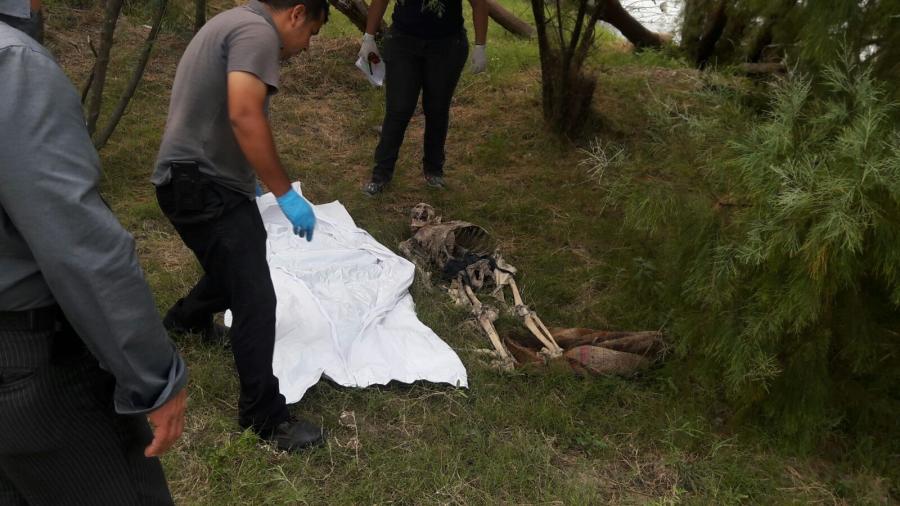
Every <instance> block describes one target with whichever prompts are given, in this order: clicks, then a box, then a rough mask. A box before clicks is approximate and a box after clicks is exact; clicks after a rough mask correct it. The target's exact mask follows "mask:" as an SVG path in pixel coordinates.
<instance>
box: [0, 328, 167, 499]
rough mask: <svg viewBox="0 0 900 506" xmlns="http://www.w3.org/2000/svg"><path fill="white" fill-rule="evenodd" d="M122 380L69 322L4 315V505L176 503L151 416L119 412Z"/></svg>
mask: <svg viewBox="0 0 900 506" xmlns="http://www.w3.org/2000/svg"><path fill="white" fill-rule="evenodd" d="M114 387H115V380H114V378H113V377H112V376H111V375H110V374H109V373H107V372H105V371H103V370H102V369H100V366H99V364H98V363H97V360H96V359H95V358H94V357H93V356H92V355H91V354H90V353H89V352H88V351H87V349H85V347H84V344H83V343H82V341H81V339H80V338H79V337H78V336H77V335H76V334H75V333H74V331H72V330H71V328H70V327H68V325H65V326H64V330H35V329H34V328H33V327H31V326H29V325H22V324H11V323H10V322H9V321H8V319H6V318H4V317H0V505H2V506H8V505H25V504H30V505H44V504H46V505H74V504H84V505H97V504H104V505H136V504H153V505H162V504H172V498H171V496H170V495H169V489H168V486H167V485H166V479H165V476H164V475H163V470H162V466H161V465H160V463H159V459H156V458H146V457H144V448H145V447H146V446H147V445H148V444H149V443H150V441H151V440H152V439H153V434H152V432H151V431H150V427H149V426H148V424H147V419H146V417H144V416H124V415H119V414H116V412H115V409H114V407H113V389H114Z"/></svg>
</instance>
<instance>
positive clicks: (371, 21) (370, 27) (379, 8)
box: [366, 0, 388, 35]
mask: <svg viewBox="0 0 900 506" xmlns="http://www.w3.org/2000/svg"><path fill="white" fill-rule="evenodd" d="M387 5H388V0H372V5H370V6H369V16H368V17H367V18H366V33H368V34H371V35H375V34H376V33H378V28H379V27H380V26H381V20H382V19H383V18H384V13H385V11H387Z"/></svg>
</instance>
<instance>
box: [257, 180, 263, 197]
mask: <svg viewBox="0 0 900 506" xmlns="http://www.w3.org/2000/svg"><path fill="white" fill-rule="evenodd" d="M256 196H257V197H262V196H263V191H262V186H260V185H259V183H256Z"/></svg>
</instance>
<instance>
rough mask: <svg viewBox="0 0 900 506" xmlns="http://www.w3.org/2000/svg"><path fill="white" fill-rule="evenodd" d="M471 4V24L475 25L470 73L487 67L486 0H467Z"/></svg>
mask: <svg viewBox="0 0 900 506" xmlns="http://www.w3.org/2000/svg"><path fill="white" fill-rule="evenodd" d="M469 3H471V4H472V24H473V25H475V49H474V50H473V51H472V73H473V74H478V73H480V72H484V71H485V70H486V69H487V28H488V4H487V0H469Z"/></svg>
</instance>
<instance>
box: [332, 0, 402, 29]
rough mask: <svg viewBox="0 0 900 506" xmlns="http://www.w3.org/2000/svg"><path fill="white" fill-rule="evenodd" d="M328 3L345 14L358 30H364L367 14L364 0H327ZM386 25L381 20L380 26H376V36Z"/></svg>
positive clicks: (367, 9) (367, 7) (367, 8)
mask: <svg viewBox="0 0 900 506" xmlns="http://www.w3.org/2000/svg"><path fill="white" fill-rule="evenodd" d="M328 3H330V4H331V5H332V7H334V8H335V9H337V10H338V11H339V12H340V13H341V14H343V15H345V16H347V18H349V19H350V22H351V23H353V24H354V25H356V27H357V28H359V31H361V32H363V33H365V32H366V19H367V17H368V16H369V6H368V5H367V4H366V2H365V0H328ZM387 28H388V25H387V23H385V22H384V20H381V26H380V27H379V28H378V33H376V34H375V35H376V36H380V35H381V34H382V33H384V31H385V30H387Z"/></svg>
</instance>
